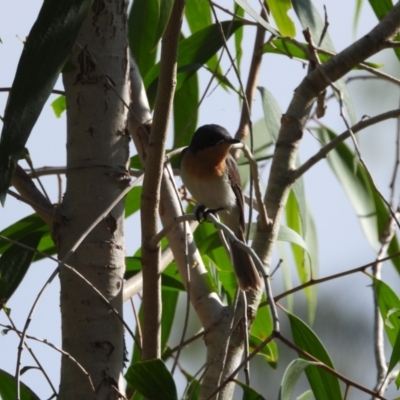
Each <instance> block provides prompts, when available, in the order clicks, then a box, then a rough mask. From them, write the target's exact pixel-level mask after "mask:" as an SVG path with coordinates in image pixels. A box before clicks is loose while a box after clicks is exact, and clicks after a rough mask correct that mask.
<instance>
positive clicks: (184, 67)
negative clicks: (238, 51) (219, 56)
mask: <svg viewBox="0 0 400 400" xmlns="http://www.w3.org/2000/svg"><path fill="white" fill-rule="evenodd" d="M243 24H244V23H243V22H241V21H224V22H221V25H222V30H223V32H224V35H225V37H226V39H228V38H229V37H230V36H231V35H232V34H233V33H234V32H235V31H236V30H237V29H238V28H239V27H241V26H243ZM223 44H224V40H223V38H222V36H221V31H220V27H219V25H217V24H213V25H211V26H207V27H206V28H204V29H201V30H200V31H197V32H195V33H194V34H193V35H191V36H189V37H188V38H185V39H183V40H181V41H180V43H179V49H178V82H177V86H176V90H179V89H180V87H181V86H182V84H183V83H184V82H185V81H186V80H187V79H188V78H189V77H190V76H192V75H193V74H194V73H195V72H196V71H197V70H198V69H199V68H200V67H201V66H202V65H203V64H206V63H207V61H208V60H209V59H210V58H211V57H212V56H213V55H214V54H216V53H217V51H218V50H220V49H221V47H222V46H223ZM159 70H160V64H159V63H157V64H156V65H155V66H154V67H153V68H152V69H151V70H150V71H149V72H148V73H147V75H146V76H145V77H144V79H143V81H144V85H145V87H146V89H147V90H150V92H151V93H150V95H149V97H151V95H152V96H153V97H154V93H155V87H156V86H157V80H158V75H159ZM153 86H155V87H153Z"/></svg>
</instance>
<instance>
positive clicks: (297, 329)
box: [286, 311, 343, 400]
mask: <svg viewBox="0 0 400 400" xmlns="http://www.w3.org/2000/svg"><path fill="white" fill-rule="evenodd" d="M286 314H287V316H288V317H289V321H290V327H291V330H292V336H293V340H294V342H295V344H296V346H298V347H300V348H301V349H302V350H304V351H306V352H307V353H309V354H311V355H312V356H314V357H315V358H316V359H317V360H319V361H321V362H322V363H324V364H325V365H327V366H329V367H331V368H334V366H333V363H332V360H331V358H330V356H329V354H328V352H327V351H326V349H325V347H324V346H323V344H322V343H321V341H320V339H319V338H318V337H317V335H316V334H315V333H314V332H313V331H312V330H311V328H310V327H309V326H307V325H306V324H305V323H304V322H303V321H302V320H300V319H299V318H298V317H296V316H295V315H294V314H291V313H289V312H288V311H286ZM300 355H301V354H300ZM306 375H307V379H308V382H309V383H310V386H311V389H312V391H313V393H314V396H315V399H316V400H327V399H334V400H340V399H343V396H342V391H341V389H340V383H339V379H338V378H337V377H336V376H334V375H332V374H330V373H329V372H328V371H326V370H324V369H322V368H320V367H315V366H309V367H308V368H307V369H306Z"/></svg>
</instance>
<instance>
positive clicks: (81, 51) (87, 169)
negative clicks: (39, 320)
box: [54, 0, 129, 400]
mask: <svg viewBox="0 0 400 400" xmlns="http://www.w3.org/2000/svg"><path fill="white" fill-rule="evenodd" d="M126 11H127V4H126V2H125V0H112V1H107V2H105V1H104V0H95V1H94V3H93V6H92V8H91V9H90V11H89V14H88V16H87V18H86V20H85V22H84V25H83V27H82V30H81V32H80V35H79V37H78V40H77V43H76V44H75V46H74V49H73V51H72V54H71V57H70V60H69V63H68V64H67V65H66V68H65V69H66V71H68V72H65V73H64V75H63V79H64V85H65V91H66V100H67V189H66V193H65V196H64V200H63V203H62V206H61V210H60V212H61V221H62V222H61V223H60V224H59V225H58V226H57V227H55V229H54V236H55V240H56V242H57V245H58V251H59V257H60V258H62V257H63V256H64V255H65V254H66V253H67V252H68V251H69V250H70V249H71V247H72V246H73V245H74V244H75V243H76V241H77V240H78V239H79V238H80V237H81V235H83V234H84V232H85V230H86V229H87V228H88V227H89V226H90V224H92V223H93V221H94V220H95V219H96V218H97V217H99V216H100V215H102V214H103V213H104V210H105V209H106V208H107V206H109V205H110V204H111V203H112V201H113V200H114V199H115V198H116V197H117V196H118V195H119V194H120V193H121V191H122V190H123V189H124V188H125V187H126V186H127V184H128V183H129V173H128V169H127V168H128V161H129V146H128V144H129V136H127V127H126V125H127V108H126V106H125V104H127V103H128V102H129V92H128V87H129V86H128V66H129V63H128V52H127V40H126V38H127V31H126V19H127V18H126ZM124 103H125V104H124ZM67 264H68V265H71V266H73V267H74V268H75V269H76V270H77V271H79V272H80V273H81V274H82V275H83V276H85V277H86V278H87V279H88V280H89V281H90V282H91V283H92V284H93V286H94V287H96V288H97V289H98V290H99V291H100V292H101V293H102V294H103V295H104V296H105V297H106V298H107V299H108V300H109V301H110V302H111V304H112V305H113V307H114V308H115V309H116V310H117V311H118V312H119V313H120V314H121V315H122V285H123V276H124V270H125V248H124V204H123V201H121V202H120V203H119V204H118V205H117V206H116V207H115V208H114V209H113V210H112V211H111V212H110V213H109V214H108V215H105V216H104V218H103V219H102V220H101V222H100V223H99V224H98V225H97V226H96V227H95V228H94V229H93V231H92V232H90V233H89V235H88V236H87V237H86V238H85V239H84V241H83V242H82V244H81V245H80V246H79V248H78V249H77V251H76V252H75V253H74V254H73V256H71V257H70V259H69V260H68V262H67ZM60 281H61V313H62V345H63V349H64V350H65V351H66V352H68V353H69V354H70V355H71V356H72V357H74V358H75V359H76V360H77V361H78V362H79V363H80V364H81V366H83V368H84V369H85V370H86V372H87V373H88V374H89V377H90V379H89V378H88V376H86V375H85V374H84V373H83V372H82V370H81V369H79V368H78V366H77V364H76V362H74V361H72V360H71V359H69V358H68V357H63V359H62V364H61V383H60V393H59V399H68V400H69V399H89V398H96V399H116V398H120V397H121V396H120V394H121V392H123V390H124V389H123V386H122V379H121V378H122V369H123V365H124V352H125V349H124V330H123V326H122V324H121V322H120V321H119V320H118V318H117V317H116V315H115V314H114V312H112V311H111V310H110V307H109V305H107V304H106V303H105V302H104V301H103V300H102V299H101V298H100V297H99V295H98V294H96V292H95V291H94V290H93V288H91V287H90V286H89V285H88V284H87V283H86V282H84V281H83V280H82V279H81V278H80V277H79V276H78V275H76V274H75V273H73V272H72V271H70V270H68V269H66V268H62V269H61V272H60ZM90 380H91V381H92V384H93V387H94V389H95V391H96V394H95V393H94V392H93V388H92V387H91V384H90Z"/></svg>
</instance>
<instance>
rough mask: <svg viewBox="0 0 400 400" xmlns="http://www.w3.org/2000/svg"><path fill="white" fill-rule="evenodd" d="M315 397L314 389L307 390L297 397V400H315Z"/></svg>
mask: <svg viewBox="0 0 400 400" xmlns="http://www.w3.org/2000/svg"><path fill="white" fill-rule="evenodd" d="M313 399H314V394H313V392H312V390H307V391H306V392H304V393H303V394H301V395H300V396H299V397H298V398H297V400H313Z"/></svg>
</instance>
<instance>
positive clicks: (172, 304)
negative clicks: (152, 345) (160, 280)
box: [161, 286, 179, 352]
mask: <svg viewBox="0 0 400 400" xmlns="http://www.w3.org/2000/svg"><path fill="white" fill-rule="evenodd" d="M178 297H179V292H177V291H176V290H166V289H165V287H164V286H163V287H162V291H161V300H162V303H161V304H162V315H161V352H163V351H164V350H165V347H166V345H167V342H168V339H169V335H170V334H171V330H172V326H173V324H174V320H175V312H176V305H177V304H178Z"/></svg>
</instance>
